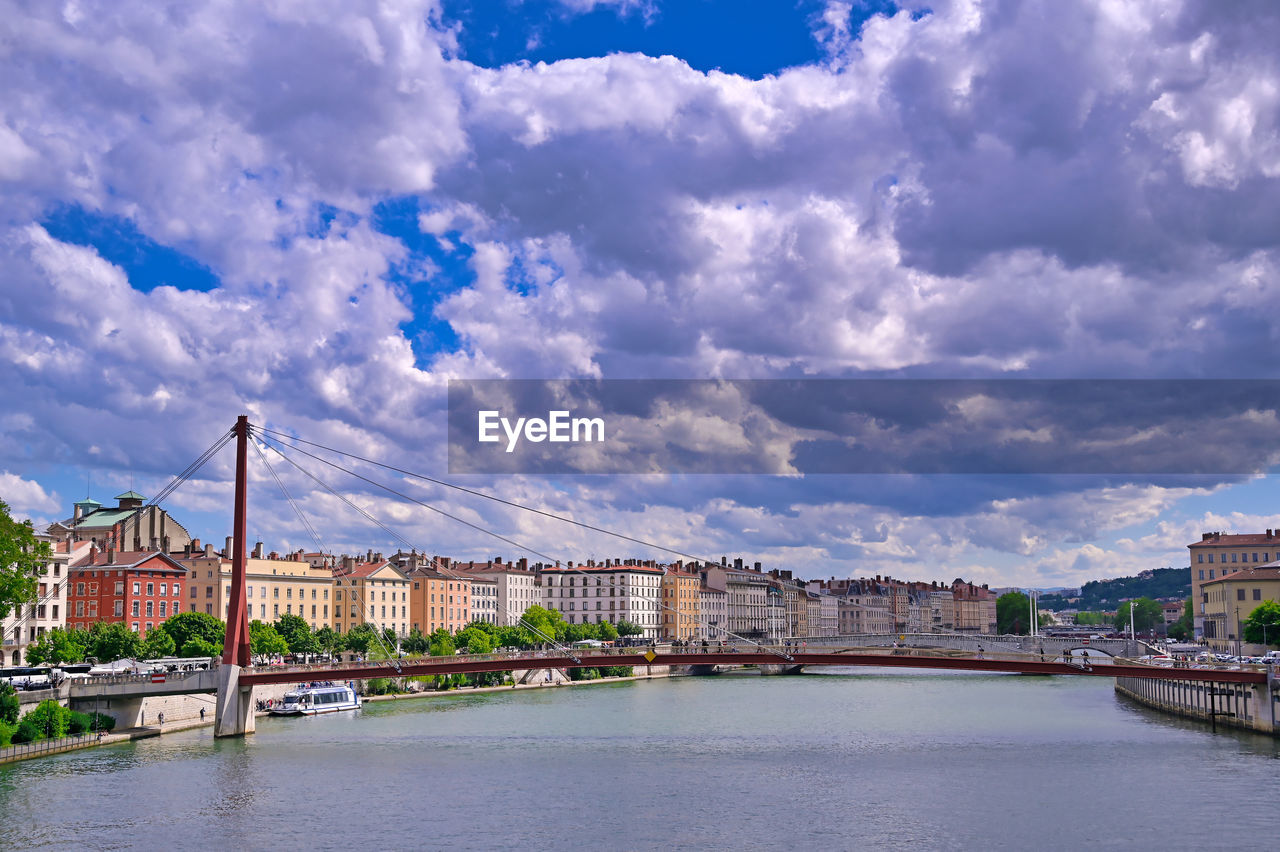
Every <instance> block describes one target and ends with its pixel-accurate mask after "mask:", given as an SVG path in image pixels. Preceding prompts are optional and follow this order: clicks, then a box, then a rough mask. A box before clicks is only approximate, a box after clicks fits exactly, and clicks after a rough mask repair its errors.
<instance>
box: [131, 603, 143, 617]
mask: <svg viewBox="0 0 1280 852" xmlns="http://www.w3.org/2000/svg"><path fill="white" fill-rule="evenodd" d="M141 607H142V604H140V603H138V602H137V601H134V602H133V609H132V611H131V612H130V613H129V614H130V615H132V616H133V617H134V618H137V617H138V616H139V615H141V614H142V613H141V612H140V611H139V610H140V609H141Z"/></svg>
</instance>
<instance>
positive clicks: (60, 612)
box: [0, 533, 91, 666]
mask: <svg viewBox="0 0 1280 852" xmlns="http://www.w3.org/2000/svg"><path fill="white" fill-rule="evenodd" d="M36 538H37V539H38V540H40V541H44V542H46V543H48V544H49V546H50V547H51V548H52V550H53V554H52V556H51V557H50V558H49V560H48V561H47V562H45V564H44V565H43V566H42V567H41V569H40V574H39V576H38V577H37V578H36V581H37V583H38V585H37V587H36V600H35V602H34V603H30V604H15V605H14V608H13V611H12V612H11V613H9V615H8V616H6V617H5V619H4V622H3V624H0V641H3V649H2V651H0V653H2V656H0V664H3V665H10V666H21V665H25V664H26V662H27V656H26V654H27V646H28V645H30V644H31V643H32V642H34V641H36V639H37V638H39V637H40V636H41V635H42V634H44V633H46V632H48V631H50V630H52V629H53V628H55V627H65V626H66V624H67V577H68V575H69V570H70V569H69V567H68V566H69V564H70V563H71V562H73V561H76V560H79V559H83V558H84V556H85V554H87V553H88V552H89V547H90V546H91V545H90V544H89V543H88V542H78V543H73V542H70V541H51V540H50V538H49V536H48V535H47V534H44V533H40V534H37V535H36Z"/></svg>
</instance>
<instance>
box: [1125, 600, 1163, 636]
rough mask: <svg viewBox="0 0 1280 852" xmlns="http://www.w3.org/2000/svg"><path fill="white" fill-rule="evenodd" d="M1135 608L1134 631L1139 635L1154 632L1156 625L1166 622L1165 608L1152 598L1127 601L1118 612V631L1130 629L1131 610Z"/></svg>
mask: <svg viewBox="0 0 1280 852" xmlns="http://www.w3.org/2000/svg"><path fill="white" fill-rule="evenodd" d="M1130 607H1132V608H1133V629H1134V630H1136V631H1137V632H1139V633H1145V632H1147V631H1148V630H1154V629H1155V627H1156V625H1157V624H1159V623H1161V622H1162V621H1164V607H1163V606H1161V605H1160V602H1159V601H1153V600H1152V599H1151V598H1138V599H1137V600H1136V601H1125V602H1124V603H1122V604H1120V607H1119V608H1118V609H1117V610H1116V629H1117V630H1120V631H1125V630H1128V629H1129V608H1130Z"/></svg>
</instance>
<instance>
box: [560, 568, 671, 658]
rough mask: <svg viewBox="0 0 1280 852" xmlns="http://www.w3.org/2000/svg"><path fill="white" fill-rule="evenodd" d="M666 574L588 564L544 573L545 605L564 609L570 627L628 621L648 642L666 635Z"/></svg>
mask: <svg viewBox="0 0 1280 852" xmlns="http://www.w3.org/2000/svg"><path fill="white" fill-rule="evenodd" d="M662 574H663V569H662V568H659V567H657V566H649V565H639V564H634V563H614V562H612V561H611V560H608V559H606V560H605V563H604V565H596V564H595V563H594V562H587V564H585V565H579V566H577V567H576V568H575V567H574V565H573V563H572V562H570V563H568V566H567V567H565V568H544V569H542V595H543V598H542V599H543V606H545V607H548V608H551V609H556V610H559V611H560V613H561V614H563V615H564V618H565V620H566V621H568V622H569V623H570V624H596V623H599V622H602V621H608V622H611V623H613V624H614V625H617V624H618V622H620V621H623V620H626V621H630V622H631V623H632V624H635V625H637V626H639V627H640V629H641V631H642V633H641V635H642V636H643V637H644V638H646V639H658V638H659V635H660V633H661V631H662V619H661V612H662V607H661V603H662Z"/></svg>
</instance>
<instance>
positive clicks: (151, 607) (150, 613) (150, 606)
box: [147, 601, 156, 618]
mask: <svg viewBox="0 0 1280 852" xmlns="http://www.w3.org/2000/svg"><path fill="white" fill-rule="evenodd" d="M155 614H156V613H155V604H154V603H153V602H151V601H147V618H154V617H155Z"/></svg>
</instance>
